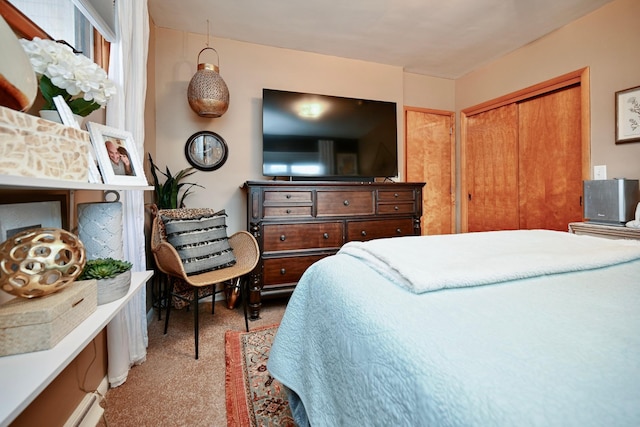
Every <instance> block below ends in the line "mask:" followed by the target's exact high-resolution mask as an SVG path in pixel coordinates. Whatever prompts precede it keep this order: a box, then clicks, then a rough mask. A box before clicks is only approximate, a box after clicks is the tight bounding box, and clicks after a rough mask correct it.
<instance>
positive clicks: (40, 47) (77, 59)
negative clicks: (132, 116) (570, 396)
mask: <svg viewBox="0 0 640 427" xmlns="http://www.w3.org/2000/svg"><path fill="white" fill-rule="evenodd" d="M20 43H21V44H22V47H23V49H24V50H25V52H26V53H27V56H28V57H29V59H30V61H31V65H32V66H33V69H34V71H35V72H36V74H37V75H38V77H39V79H40V91H41V92H42V95H43V97H44V98H45V100H46V102H47V105H46V106H45V107H44V108H45V109H54V108H55V107H54V104H53V97H54V96H56V95H62V97H63V98H64V99H65V101H66V102H67V104H69V107H70V108H71V111H73V112H74V113H75V114H79V115H81V116H86V115H88V114H89V113H91V112H92V111H94V110H97V109H98V108H100V107H103V106H104V105H106V103H107V101H109V99H110V98H111V97H112V96H113V95H115V93H116V86H115V85H114V84H113V82H112V81H111V80H109V79H108V77H107V73H106V72H105V71H104V70H103V69H102V68H100V67H99V66H98V65H97V64H96V63H95V62H93V61H91V60H90V59H89V58H87V57H86V56H84V55H76V54H75V53H74V52H73V50H72V49H71V48H70V47H69V46H66V45H64V44H62V43H58V42H55V41H53V40H43V39H40V38H38V37H35V38H34V39H33V40H25V39H21V40H20Z"/></svg>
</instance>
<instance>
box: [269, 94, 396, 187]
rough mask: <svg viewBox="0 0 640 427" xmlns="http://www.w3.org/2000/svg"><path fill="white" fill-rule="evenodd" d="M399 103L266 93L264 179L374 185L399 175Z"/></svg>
mask: <svg viewBox="0 0 640 427" xmlns="http://www.w3.org/2000/svg"><path fill="white" fill-rule="evenodd" d="M397 135H398V132H397V115H396V103H395V102H387V101H373V100H367V99H354V98H344V97H338V96H328V95H317V94H310V93H299V92H289V91H282V90H274V89H263V92H262V137H263V139H262V148H263V151H262V154H263V167H262V172H263V174H264V176H271V177H289V178H290V179H329V180H350V181H371V180H373V179H374V178H379V177H385V178H386V177H394V176H397V174H398V137H397Z"/></svg>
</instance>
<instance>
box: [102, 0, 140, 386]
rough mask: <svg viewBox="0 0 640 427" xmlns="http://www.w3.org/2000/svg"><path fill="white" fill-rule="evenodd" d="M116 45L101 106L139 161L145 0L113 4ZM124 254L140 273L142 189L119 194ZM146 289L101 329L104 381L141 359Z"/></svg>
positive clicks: (115, 382)
mask: <svg viewBox="0 0 640 427" xmlns="http://www.w3.org/2000/svg"><path fill="white" fill-rule="evenodd" d="M116 22H117V32H118V36H117V41H116V42H115V43H112V44H111V56H110V58H109V77H110V78H111V79H112V80H113V81H114V82H115V83H116V85H117V86H118V93H117V95H116V96H115V97H114V99H112V100H111V101H110V102H109V106H108V108H107V126H111V127H114V128H117V129H124V130H126V131H129V132H131V134H132V135H133V139H134V141H135V143H136V149H137V151H138V157H139V158H140V159H144V103H145V96H146V87H147V54H148V46H149V43H148V42H149V14H148V9H147V0H118V1H117V2H116ZM120 201H121V202H122V204H123V224H124V233H123V236H124V241H123V246H124V254H125V258H126V259H127V260H129V261H130V262H131V263H133V271H144V270H145V269H146V262H145V239H144V200H143V192H142V191H123V192H122V194H121V197H120ZM145 290H146V288H145V287H143V288H142V289H141V291H140V292H139V293H138V294H137V295H135V296H134V297H133V298H132V299H131V301H130V302H129V303H128V304H127V306H125V308H124V309H123V310H122V311H121V312H120V314H118V315H117V316H116V317H115V318H114V319H113V320H112V321H111V322H110V323H109V325H108V327H107V345H108V352H109V355H108V356H109V369H108V378H109V384H110V385H111V387H117V386H119V385H120V384H122V383H124V382H125V381H126V379H127V375H128V373H129V368H130V367H131V366H133V365H134V364H140V363H142V362H144V361H145V359H146V355H147V343H148V336H147V317H146V291H145Z"/></svg>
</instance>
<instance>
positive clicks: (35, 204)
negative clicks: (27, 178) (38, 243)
mask: <svg viewBox="0 0 640 427" xmlns="http://www.w3.org/2000/svg"><path fill="white" fill-rule="evenodd" d="M68 203H69V202H68V199H67V195H66V194H46V193H37V194H36V193H33V194H23V195H13V196H12V199H11V202H9V203H2V204H0V242H4V241H5V240H7V239H8V238H10V237H12V236H14V235H15V234H17V233H19V232H21V231H23V230H28V229H29V228H44V227H54V228H64V229H68V225H69V224H68Z"/></svg>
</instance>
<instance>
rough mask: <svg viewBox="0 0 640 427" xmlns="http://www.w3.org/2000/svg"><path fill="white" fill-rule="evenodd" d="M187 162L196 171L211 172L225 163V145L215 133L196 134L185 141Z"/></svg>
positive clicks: (226, 150) (226, 149)
mask: <svg viewBox="0 0 640 427" xmlns="http://www.w3.org/2000/svg"><path fill="white" fill-rule="evenodd" d="M184 154H185V156H186V157H187V160H188V161H189V163H190V164H191V166H193V167H194V168H196V169H200V170H203V171H213V170H216V169H218V168H220V167H221V166H222V165H223V164H224V162H226V161H227V156H228V154H229V151H228V148H227V143H226V142H225V140H224V139H222V137H221V136H220V135H218V134H217V133H215V132H210V131H201V132H196V133H194V134H193V135H191V136H190V137H189V139H187V144H186V145H185V146H184Z"/></svg>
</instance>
